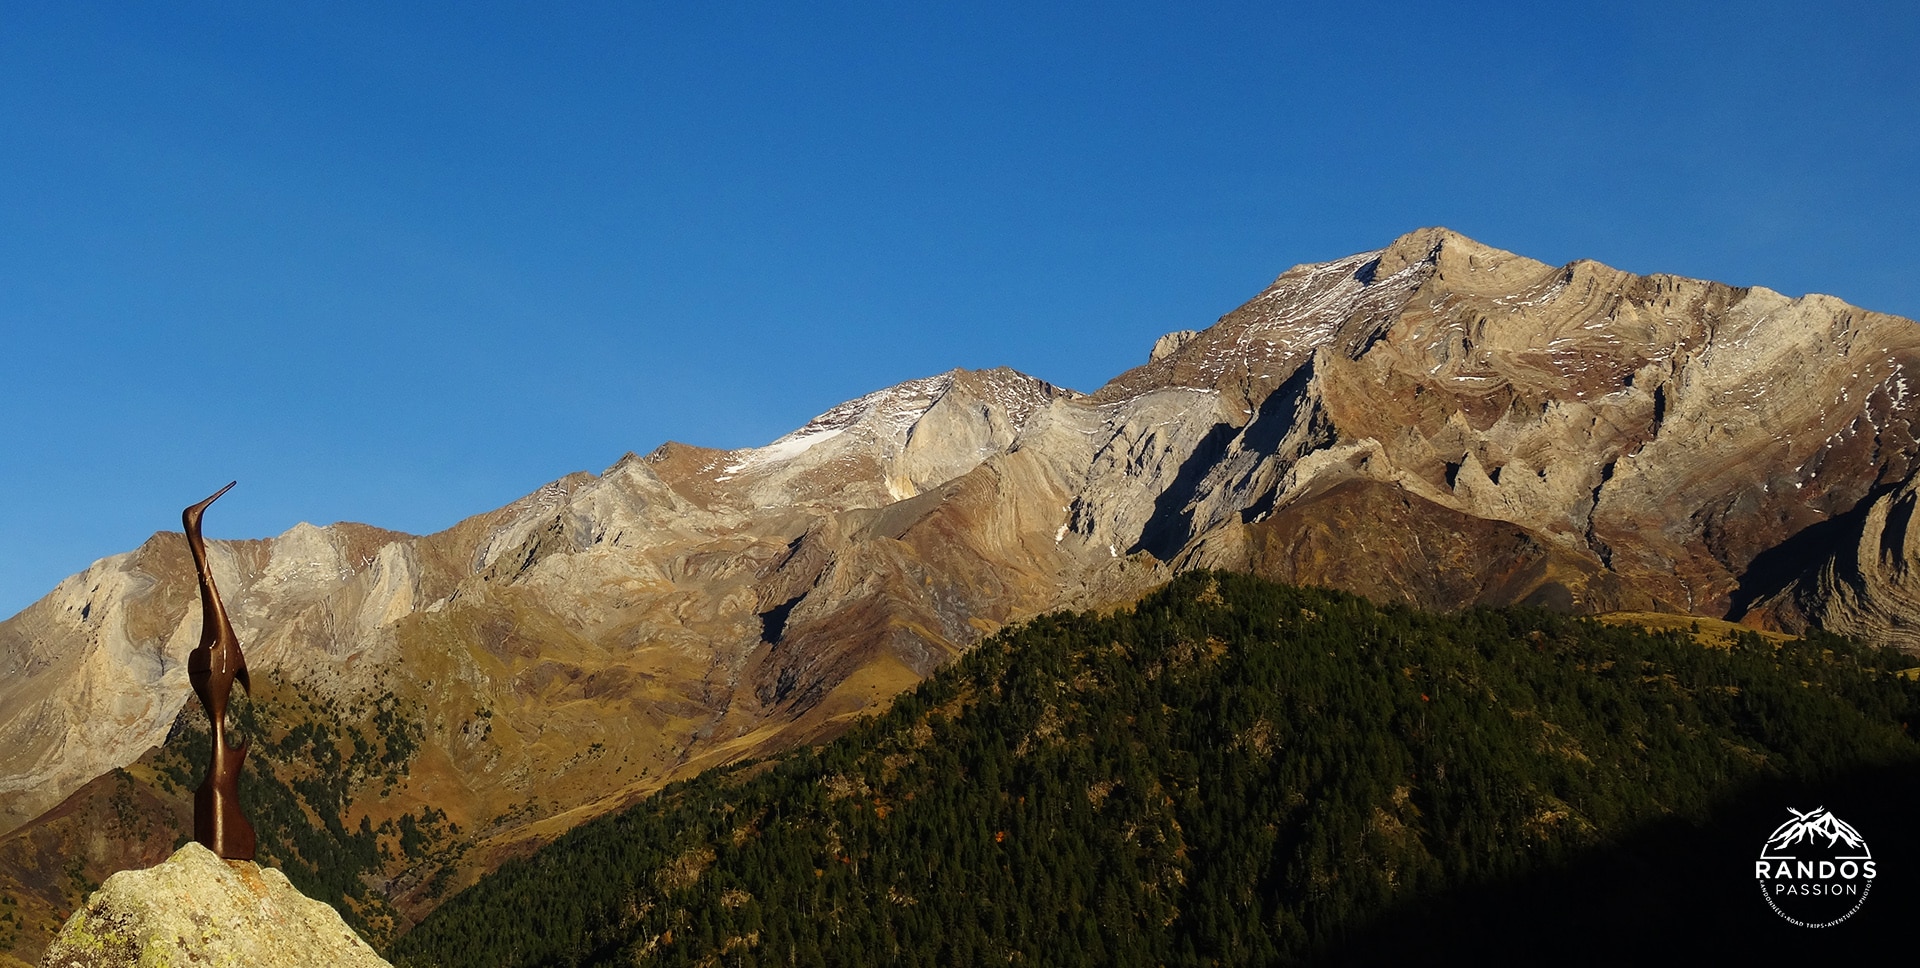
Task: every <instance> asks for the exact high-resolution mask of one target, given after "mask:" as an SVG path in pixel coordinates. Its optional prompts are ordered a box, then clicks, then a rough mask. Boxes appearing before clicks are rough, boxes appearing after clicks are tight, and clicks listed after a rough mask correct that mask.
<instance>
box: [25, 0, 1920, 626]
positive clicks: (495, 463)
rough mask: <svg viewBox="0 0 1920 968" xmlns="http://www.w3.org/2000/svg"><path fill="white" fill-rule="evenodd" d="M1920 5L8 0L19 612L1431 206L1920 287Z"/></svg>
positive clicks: (1702, 256)
mask: <svg viewBox="0 0 1920 968" xmlns="http://www.w3.org/2000/svg"><path fill="white" fill-rule="evenodd" d="M667 8H686V9H688V10H692V11H694V12H683V11H678V10H675V9H667ZM1912 9H1913V8H1911V7H1910V6H1909V5H1906V4H1895V3H1884V4H1832V3H1828V4H1808V3H1792V4H1785V3H1741V4H1718V3H1715V4H1709V3H1646V4H1638V3H1619V4H1606V3H1601V4H1535V3H1526V4H1521V3H1497V2H1489V3H1479V4H1439V3H1405V4H1400V3H1384V4H1313V5H1304V4H1298V5H1297V4H1286V3H1265V4H1243V5H1235V4H1228V3H1218V4H1163V5H1138V4H1088V5H1083V6H1075V5H1066V4H1035V3H1030V2H1028V3H1017V4H1014V3H1009V4H989V3H981V2H968V3H964V4H950V5H931V6H929V5H921V4H903V3H871V4H791V5H765V6H762V5H751V4H739V3H699V4H652V3H569V4H532V3H527V4H500V3H461V4H446V5H427V4H413V3H405V4H392V3H365V4H350V3H324V4H321V3H297V2H276V3H267V4H260V3H238V2H236V3H223V4H216V3H200V2H190V0H187V2H169V3H164V4H151V3H119V4H94V3H84V2H62V3H47V4H35V3H25V2H15V3H6V4H5V5H4V7H3V8H0V332H4V333H5V336H6V343H5V350H4V352H3V353H0V400H3V401H4V407H5V420H4V424H0V427H3V429H0V435H4V436H0V468H4V472H3V473H0V489H3V490H0V615H7V614H11V613H12V612H14V611H16V610H17V609H19V608H22V607H25V606H26V605H27V604H28V603H29V602H31V601H32V600H33V599H35V598H37V597H39V596H40V595H41V594H44V593H45V592H46V591H47V590H49V589H50V588H51V587H52V586H53V585H54V583H55V582H57V581H58V580H59V579H60V578H62V577H63V576H65V575H68V574H71V573H73V572H76V571H79V570H80V569H82V568H84V567H86V566H87V565H88V563H89V562H91V561H92V560H94V559H96V558H99V557H102V556H105V555H108V554H112V553H115V552H119V551H124V550H128V549H131V548H133V547H135V546H136V545H138V544H139V543H140V542H141V541H143V540H144V539H145V538H146V537H147V536H148V535H150V534H151V533H152V532H154V531H156V530H160V529H170V528H177V527H178V526H179V510H180V508H181V507H183V506H185V505H186V504H188V503H190V502H192V501H194V500H197V499H198V498H200V497H202V496H204V495H206V494H208V493H210V492H211V491H213V490H214V489H215V488H217V487H218V486H220V485H221V484H224V483H226V482H227V481H228V480H229V479H233V478H238V479H240V481H241V486H240V487H238V488H236V489H235V490H234V491H233V492H232V493H231V494H229V495H227V497H225V498H223V499H222V500H221V503H220V505H219V506H218V507H217V508H216V509H215V510H214V511H213V512H212V514H211V515H210V516H209V532H210V533H211V534H213V535H214V536H216V537H264V536H269V535H272V534H276V533H278V532H280V531H283V530H285V529H286V528H288V527H290V526H292V525H293V524H294V523H295V522H297V521H301V520H306V521H312V522H314V523H316V524H319V523H326V522H331V521H336V520H342V519H348V520H358V521H365V522H368V523H372V524H377V525H382V526H385V527H390V528H395V529H399V530H405V531H413V532H427V531H433V530H437V529H440V528H443V527H446V526H448V525H450V524H452V523H454V522H455V521H456V520H458V519H460V518H461V517H464V516H466V515H468V514H472V513H476V512H479V511H483V510H487V509H490V508H493V507H497V506H499V505H501V504H504V503H506V502H508V501H511V500H512V499H514V498H515V497H518V496H520V495H522V494H524V493H526V492H528V491H530V490H532V489H534V488H536V487H538V486H539V485H540V484H542V483H544V482H546V481H549V480H552V479H554V478H557V477H559V476H561V475H563V474H566V473H568V472H570V471H574V470H581V469H586V470H594V471H598V470H600V469H603V468H605V467H606V466H607V465H609V464H611V463H612V462H613V461H615V460H616V459H618V458H619V457H620V455H621V454H622V453H624V452H626V451H628V450H634V451H641V452H645V451H647V450H650V449H652V448H653V447H655V446H657V445H658V444H660V443H661V442H663V441H665V440H669V439H673V440H681V441H686V442H689V443H695V444H703V445H707V446H716V447H739V446H750V445H758V444H762V443H765V442H767V441H769V440H771V439H773V438H774V437H777V436H779V435H780V434H781V433H784V432H785V431H787V430H789V429H791V428H793V427H795V426H797V425H799V424H800V423H801V422H803V421H804V420H806V419H807V418H808V417H809V416H811V415H813V414H814V413H816V412H818V411H821V410H823V409H825V408H827V407H829V406H831V405H832V404H834V403H836V402H839V401H841V400H844V399H847V398H850V397H853V396H857V395H859V394H861V393H864V392H866V391H869V390H873V389H876V388H879V387H881V386H884V385H887V384H890V383H894V382H897V381H900V380H904V379H908V378H912V377H918V376H924V375H927V374H930V373H936V372H939V371H942V370H945V369H949V368H951V367H955V366H966V367H987V366H995V365H1007V366H1012V367H1016V368H1018V369H1021V370H1024V371H1026V372H1029V373H1032V374H1034V375H1036V376H1039V377H1042V378H1045V379H1048V380H1051V381H1053V382H1056V383H1060V384H1064V385H1067V386H1072V387H1076V388H1079V389H1092V388H1093V387H1095V386H1098V385H1099V384H1100V383H1101V382H1103V381H1104V380H1106V379H1107V378H1109V377H1111V376H1112V375H1114V374H1116V373H1118V372H1119V371H1121V370H1122V369H1125V368H1126V367H1128V366H1131V365H1133V364H1135V363H1137V362H1140V361H1141V360H1143V359H1144V358H1145V355H1146V352H1147V349H1148V347H1149V346H1150V345H1151V343H1152V341H1153V338H1154V337H1155V336H1157V335H1159V334H1160V333H1162V332H1165V331H1167V330H1172V329H1177V328H1187V327H1199V326H1205V325H1207V324H1208V323H1210V322H1212V321H1213V320H1214V319H1215V318H1216V317H1218V316H1219V315H1221V314H1222V313H1225V312H1226V311H1228V310H1230V309H1232V308H1233V307H1234V306H1236V305H1238V304H1239V303H1240V302H1242V301H1243V300H1245V299H1246V298H1248V297H1250V296H1251V295H1253V294H1254V293H1256V292H1258V291H1259V290H1260V289H1261V288H1262V287H1263V286H1264V285H1265V284H1266V283H1267V282H1268V281H1270V280H1271V278H1272V277H1273V276H1275V275H1277V274H1278V273H1279V272H1281V271H1282V270H1284V269H1285V268H1287V267H1288V266H1289V265H1292V264H1294V263H1298V262H1307V261H1319V260H1324V259H1331V258H1336V257H1339V256H1342V255H1346V254H1348V253H1351V252H1356V251H1361V250H1364V249H1370V248H1376V247H1378V246H1380V245H1383V244H1385V243H1386V242H1387V241H1388V240H1390V239H1392V238H1393V237H1395V236H1397V235H1399V234H1401V233H1403V232H1406V231H1408V230H1411V229H1413V228H1416V227H1419V226H1423V225H1435V224H1440V225H1447V226H1450V227H1452V228H1454V229H1456V230H1459V231H1462V232H1465V233H1467V234H1469V235H1471V236H1474V237H1475V238H1478V239H1480V240H1481V241H1483V242H1486V243H1488V244H1491V245H1495V246H1499V247H1501V248H1506V249H1511V250H1514V251H1517V252H1521V253H1524V254H1527V255H1531V256H1534V257H1536V258H1540V259H1544V260H1547V261H1550V262H1564V261H1568V260H1571V259H1575V258H1581V257H1589V258H1596V259H1599V260H1601V261H1603V262H1607V263H1610V264H1613V265H1616V266H1619V267H1621V268H1625V269H1630V270H1634V271H1640V272H1649V271H1671V272H1678V273H1683V274H1687V275H1693V276H1702V277H1708V278H1714V279H1719V280H1722V281H1726V282H1731V283H1736V284H1761V285H1767V286H1770V287H1772V288H1775V289H1779V290H1782V291H1785V292H1788V293H1790V294H1795V295H1798V294H1800V293H1803V292H1808V291H1818V292H1829V293H1833V294H1835V295H1838V296H1841V297H1843V298H1845V299H1847V300H1849V301H1851V302H1855V303H1858V304H1860V305H1863V306H1866V307H1868V308H1872V309H1878V310H1884V311H1889V312H1895V313H1899V314H1902V315H1907V316H1920V271H1917V270H1920V239H1916V234H1915V227H1916V226H1920V160H1917V157H1920V156H1916V149H1920V80H1916V78H1920V70H1916V64H1917V63H1920V26H1917V21H1916V15H1915V14H1914V13H1912V12H1910V11H1911V10H1912ZM199 425H204V426H205V427H206V428H207V431H208V432H210V434H211V436H212V441H211V442H210V443H208V444H205V445H202V444H200V443H197V442H196V439H195V438H194V437H191V436H189V434H188V432H189V430H191V429H193V428H195V427H196V426H199Z"/></svg>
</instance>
